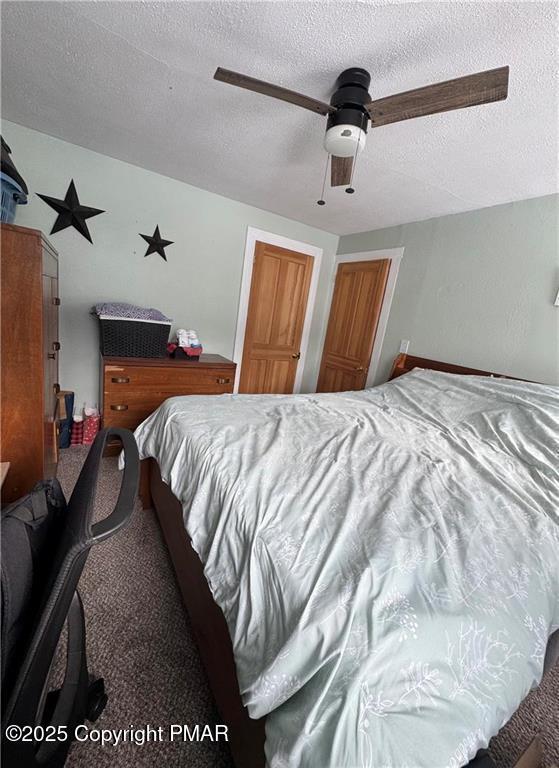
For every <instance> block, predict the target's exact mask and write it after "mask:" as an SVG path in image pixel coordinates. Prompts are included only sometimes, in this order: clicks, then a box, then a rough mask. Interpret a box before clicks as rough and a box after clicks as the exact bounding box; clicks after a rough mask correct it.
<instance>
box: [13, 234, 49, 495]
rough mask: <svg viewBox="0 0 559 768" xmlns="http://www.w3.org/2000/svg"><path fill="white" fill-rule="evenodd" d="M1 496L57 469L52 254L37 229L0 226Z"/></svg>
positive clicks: (20, 492) (24, 488) (27, 488)
mask: <svg viewBox="0 0 559 768" xmlns="http://www.w3.org/2000/svg"><path fill="white" fill-rule="evenodd" d="M1 237H2V250H1V257H0V261H1V275H0V286H1V315H2V375H1V388H2V403H1V408H2V413H1V418H0V425H1V426H0V431H1V459H2V461H3V462H10V469H9V471H8V474H7V477H6V479H5V481H4V484H3V486H2V501H3V502H9V501H13V500H14V499H17V498H19V497H20V496H23V495H24V494H26V493H27V492H28V491H30V490H31V488H32V487H33V486H34V485H35V483H37V482H38V481H39V480H42V479H44V478H46V477H52V476H53V475H54V474H55V472H56V461H57V454H58V451H57V444H58V436H57V433H56V413H55V411H56V393H57V392H58V390H59V389H60V387H59V384H58V351H59V349H60V344H59V342H58V305H59V304H60V299H59V298H58V254H57V253H56V251H55V250H54V248H53V247H52V246H51V245H50V243H49V242H48V241H47V240H46V239H45V237H44V236H43V235H42V233H41V232H39V231H38V230H35V229H27V228H25V227H17V226H15V225H13V224H2V225H1Z"/></svg>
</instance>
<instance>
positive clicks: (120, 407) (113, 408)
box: [111, 405, 128, 411]
mask: <svg viewBox="0 0 559 768" xmlns="http://www.w3.org/2000/svg"><path fill="white" fill-rule="evenodd" d="M127 410H128V406H127V405H111V411H127Z"/></svg>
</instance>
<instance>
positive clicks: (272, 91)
mask: <svg viewBox="0 0 559 768" xmlns="http://www.w3.org/2000/svg"><path fill="white" fill-rule="evenodd" d="M214 80H220V81H221V82H222V83H229V84H230V85H237V86H238V87H239V88H246V89H247V90H249V91H255V92H256V93H262V94H264V96H272V98H274V99H281V100H282V101H287V102H289V103H290V104H295V105H296V106H298V107H304V108H305V109H310V110H311V112H318V114H320V115H329V114H330V112H335V111H336V110H335V109H334V107H331V106H330V104H326V103H325V102H324V101H319V100H318V99H313V98H311V97H310V96H304V95H303V94H302V93H297V92H296V91H290V90H289V89H288V88H282V87H281V85H273V84H272V83H265V82H264V80H257V79H256V78H254V77H249V76H248V75H241V74H240V73H239V72H231V70H229V69H222V68H221V67H218V68H217V69H216V71H215V74H214Z"/></svg>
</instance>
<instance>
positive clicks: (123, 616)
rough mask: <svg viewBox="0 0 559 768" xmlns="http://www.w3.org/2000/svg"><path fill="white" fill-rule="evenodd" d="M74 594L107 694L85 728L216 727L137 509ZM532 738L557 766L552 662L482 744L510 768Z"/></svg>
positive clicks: (96, 758)
mask: <svg viewBox="0 0 559 768" xmlns="http://www.w3.org/2000/svg"><path fill="white" fill-rule="evenodd" d="M86 453H87V449H85V448H70V449H68V450H65V451H62V452H61V458H60V463H59V466H58V477H59V479H60V482H61V483H62V486H63V488H64V492H65V493H66V495H67V496H69V494H70V492H71V490H72V488H73V485H74V483H75V481H76V479H77V476H78V474H79V471H80V469H81V465H82V462H83V460H84V458H85V456H86ZM103 463H104V467H103V473H102V478H101V482H100V486H99V490H98V496H97V513H96V514H97V516H98V517H99V518H101V517H105V516H106V515H107V514H108V513H109V512H110V511H111V509H112V506H113V505H114V501H115V499H116V496H117V494H118V488H119V486H120V473H119V472H118V470H117V467H116V459H113V458H108V459H104V460H103ZM80 592H81V595H82V598H83V601H84V604H85V610H86V617H87V619H86V620H87V633H88V658H89V665H90V669H91V671H93V672H95V673H96V674H99V675H102V676H104V677H105V681H106V686H107V690H108V693H109V703H108V705H107V708H106V709H105V711H104V713H103V715H102V716H101V718H100V719H99V720H98V721H97V723H96V724H95V726H94V727H96V728H99V729H101V728H114V729H119V728H124V729H129V728H130V727H131V726H134V727H137V728H139V727H143V726H145V725H148V724H149V725H151V726H154V727H156V728H157V727H159V726H163V727H164V728H167V727H168V725H169V724H170V723H188V724H191V725H193V724H196V723H201V724H203V723H210V724H212V723H214V724H215V723H218V722H219V717H218V715H217V712H216V710H215V706H214V704H213V700H212V697H211V694H210V691H209V687H208V683H207V680H206V677H205V674H204V671H203V669H202V666H201V663H200V660H199V657H198V653H197V650H196V646H195V644H194V640H193V638H192V635H191V632H190V627H189V624H188V620H187V618H186V617H185V614H184V611H183V607H182V602H181V599H180V595H179V592H178V589H177V587H176V584H175V580H174V574H173V571H172V566H171V563H170V561H169V559H168V556H167V552H166V548H165V545H164V543H163V541H162V537H161V533H160V530H159V527H158V523H157V521H156V519H155V517H154V516H153V514H152V513H151V512H149V511H147V512H146V511H142V509H141V508H140V505H139V503H137V505H136V510H135V512H134V515H133V517H132V522H131V524H130V525H129V527H128V528H127V529H126V530H125V531H121V532H120V533H119V534H117V535H116V536H114V537H113V538H112V539H110V540H109V541H108V542H106V543H104V544H102V545H100V546H98V547H94V548H93V550H92V551H91V554H90V556H89V560H88V562H87V565H86V568H85V571H84V573H83V576H82V580H81V582H80ZM538 732H539V733H541V737H542V741H543V746H544V756H545V757H544V762H543V768H551V766H552V765H553V763H557V764H559V664H558V665H556V666H555V668H554V670H552V671H551V672H550V673H549V674H548V676H547V678H546V680H545V681H544V682H543V683H542V685H541V686H540V687H539V689H538V690H537V691H533V692H532V693H531V694H530V695H529V696H528V697H527V698H526V700H525V701H524V702H523V704H522V706H521V707H520V709H519V710H518V712H517V713H516V715H515V716H514V717H513V718H512V720H511V721H510V722H509V723H508V724H507V725H506V726H505V727H504V728H503V729H502V731H501V732H500V733H499V735H498V736H497V737H496V738H494V739H493V741H492V742H491V754H492V756H493V758H494V760H495V762H496V763H497V766H498V768H511V766H513V765H514V763H515V761H516V759H517V758H518V756H519V755H520V754H521V752H522V751H523V750H524V749H525V748H526V746H527V745H528V744H529V742H530V741H531V739H532V738H533V736H534V735H535V734H536V733H538ZM67 766H68V768H108V767H109V766H110V768H145V767H147V766H150V767H151V766H153V767H154V768H155V767H156V766H157V768H159V767H160V766H161V768H174V767H175V766H177V767H178V766H181V768H232V761H231V757H230V755H229V752H228V749H227V746H226V745H225V743H224V742H210V741H208V740H207V739H204V741H200V742H192V743H189V742H186V743H178V742H173V743H171V742H169V741H165V742H162V743H153V742H150V743H147V744H145V745H143V746H136V745H132V744H124V745H122V746H117V747H113V746H105V747H101V746H98V745H96V744H91V743H84V744H76V745H74V746H73V747H72V751H71V753H70V757H69V759H68V763H67ZM238 768H242V766H239V767H238ZM294 768H295V766H294ZM325 768H326V766H325ZM340 768H341V767H340ZM394 768H398V766H394ZM433 768H436V766H433Z"/></svg>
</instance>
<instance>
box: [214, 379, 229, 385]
mask: <svg viewBox="0 0 559 768" xmlns="http://www.w3.org/2000/svg"><path fill="white" fill-rule="evenodd" d="M216 381H217V383H218V384H231V379H216Z"/></svg>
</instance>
